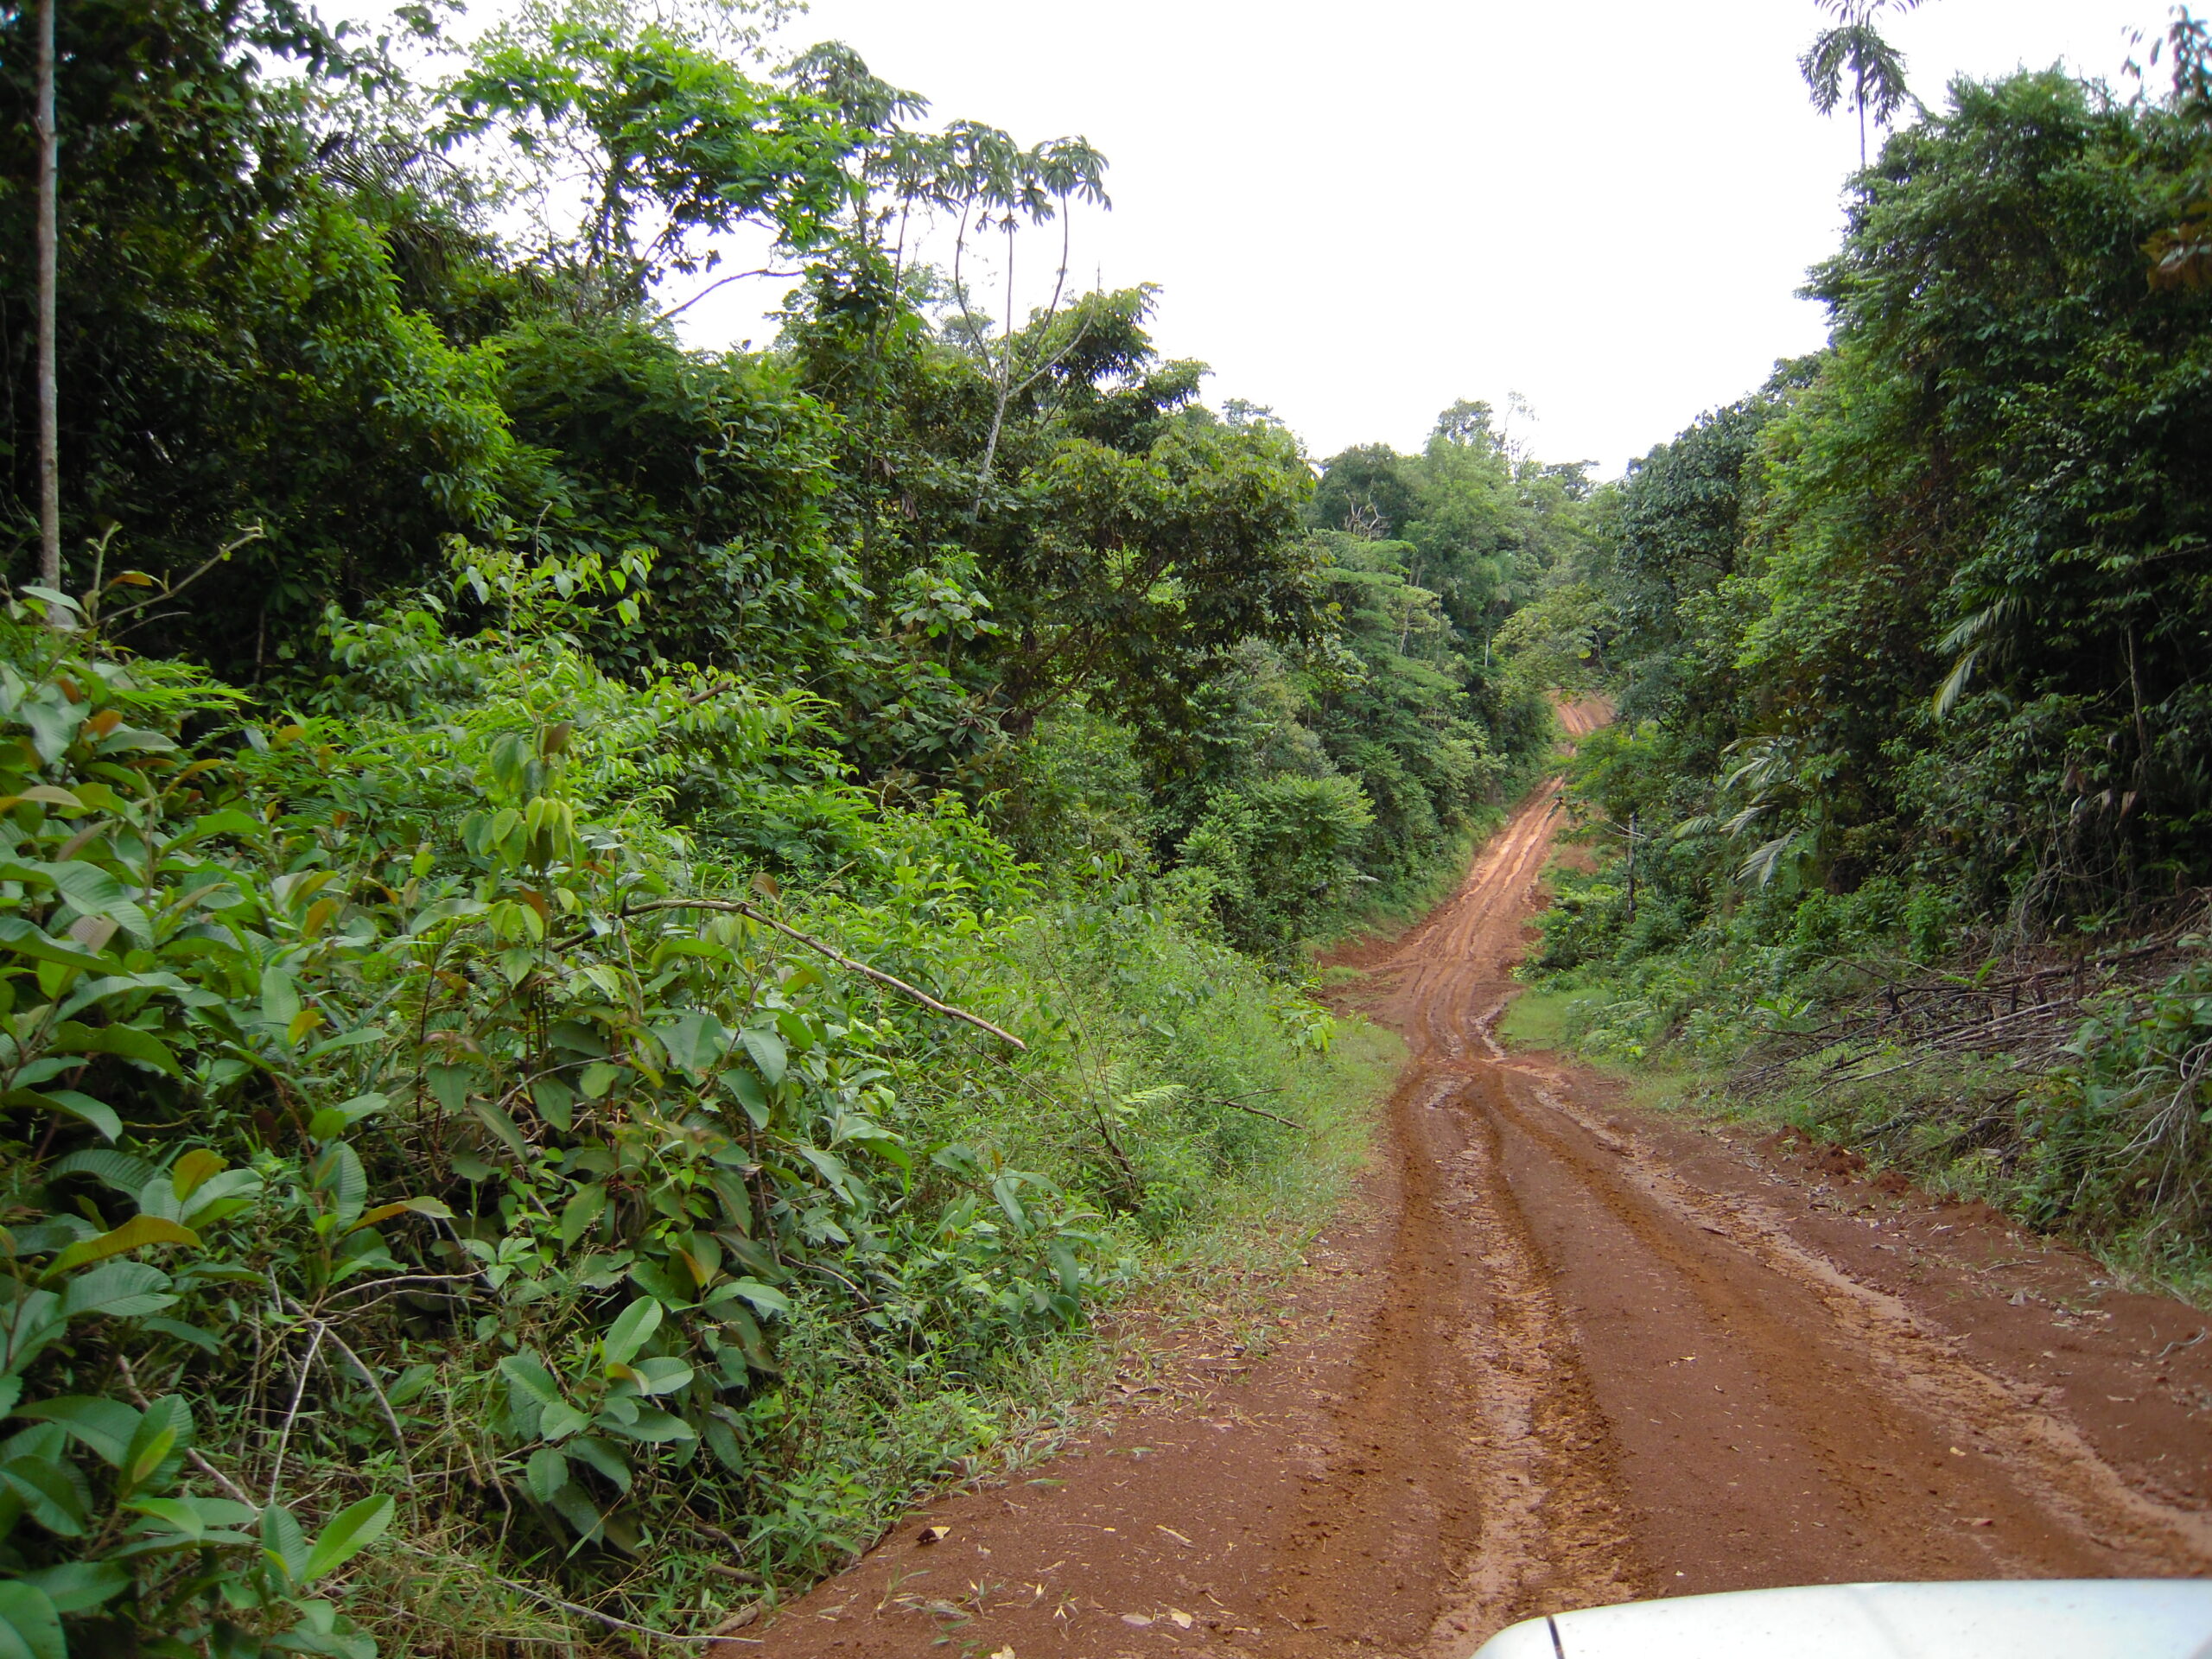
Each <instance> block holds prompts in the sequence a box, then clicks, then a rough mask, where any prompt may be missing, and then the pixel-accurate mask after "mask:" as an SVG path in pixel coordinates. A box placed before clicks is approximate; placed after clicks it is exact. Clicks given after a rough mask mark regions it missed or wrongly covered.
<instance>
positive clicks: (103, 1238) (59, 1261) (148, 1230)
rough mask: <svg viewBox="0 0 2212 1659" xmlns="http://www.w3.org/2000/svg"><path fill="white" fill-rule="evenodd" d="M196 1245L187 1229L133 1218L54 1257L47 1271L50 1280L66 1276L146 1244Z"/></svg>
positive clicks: (194, 1236)
mask: <svg viewBox="0 0 2212 1659" xmlns="http://www.w3.org/2000/svg"><path fill="white" fill-rule="evenodd" d="M198 1243H200V1235H199V1234H197V1233H195V1232H194V1231H193V1230H192V1229H191V1228H189V1227H180V1226H179V1225H177V1224H176V1223H175V1222H173V1221H164V1220H163V1219H162V1217H159V1216H133V1217H130V1220H128V1221H126V1222H124V1224H123V1225H122V1226H120V1227H118V1228H117V1229H116V1230H114V1231H112V1232H107V1233H102V1234H101V1235H100V1236H99V1237H98V1238H88V1239H86V1240H84V1241H83V1242H82V1243H76V1244H72V1245H71V1246H70V1247H69V1248H68V1249H66V1250H64V1251H62V1252H61V1254H60V1255H58V1256H56V1257H54V1265H53V1266H52V1267H50V1268H48V1269H47V1274H48V1276H49V1277H51V1276H52V1275H54V1274H60V1273H67V1272H68V1271H69V1269H70V1268H81V1267H83V1266H84V1265H85V1264H86V1262H104V1261H105V1260H106V1259H107V1258H108V1257H109V1256H111V1255H122V1254H123V1253H124V1251H126V1250H137V1249H144V1248H145V1247H146V1246H147V1245H149V1244H195V1245H196V1244H198Z"/></svg>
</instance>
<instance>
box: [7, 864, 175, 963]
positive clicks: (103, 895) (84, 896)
mask: <svg viewBox="0 0 2212 1659" xmlns="http://www.w3.org/2000/svg"><path fill="white" fill-rule="evenodd" d="M33 868H35V869H37V870H38V871H40V872H41V874H44V875H45V877H46V878H47V880H49V881H51V882H53V883H54V891H56V892H57V893H60V895H61V896H62V897H63V898H64V899H67V900H68V901H69V903H70V905H71V906H72V907H73V908H74V909H76V910H78V911H79V912H83V913H84V914H85V915H87V916H98V917H99V918H102V919H104V920H106V921H111V922H114V923H117V924H118V925H121V926H123V927H124V928H126V929H128V930H129V931H130V934H131V936H132V937H133V938H137V939H141V940H143V941H146V942H147V943H149V944H150V943H151V942H152V940H153V937H154V925H153V924H152V923H151V922H149V921H148V920H147V919H146V912H144V911H143V910H142V909H140V908H139V906H138V905H137V901H136V900H134V899H132V898H131V897H130V894H129V893H127V892H125V891H124V886H123V883H121V882H120V881H118V880H116V879H115V877H113V876H112V875H111V874H108V873H107V872H106V871H105V870H104V869H102V868H100V867H99V865H97V864H90V863H86V861H83V860H81V859H70V860H68V861H66V862H64V863H60V864H40V865H35V866H34V867H33Z"/></svg>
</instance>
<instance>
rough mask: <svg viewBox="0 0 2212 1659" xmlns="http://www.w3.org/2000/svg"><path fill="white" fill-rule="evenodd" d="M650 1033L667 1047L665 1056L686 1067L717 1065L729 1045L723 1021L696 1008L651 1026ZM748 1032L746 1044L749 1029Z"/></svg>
mask: <svg viewBox="0 0 2212 1659" xmlns="http://www.w3.org/2000/svg"><path fill="white" fill-rule="evenodd" d="M653 1035H654V1036H655V1037H657V1038H658V1039H660V1046H662V1047H663V1048H664V1049H666V1050H667V1051H668V1058H670V1059H671V1061H673V1062H674V1063H675V1064H676V1065H679V1066H681V1067H683V1070H685V1071H706V1070H708V1069H709V1067H712V1066H714V1065H719V1064H720V1063H721V1058H722V1055H723V1054H724V1053H725V1052H728V1048H729V1033H728V1031H727V1030H725V1029H724V1028H723V1026H722V1022H721V1020H717V1019H715V1016H714V1015H713V1014H707V1013H704V1012H702V1010H699V1009H696V1008H694V1009H691V1010H690V1011H689V1012H687V1013H685V1014H680V1015H678V1016H677V1018H676V1019H675V1020H671V1021H670V1022H669V1023H668V1024H666V1025H664V1026H656V1027H653ZM750 1036H751V1033H747V1038H748V1046H749V1039H750ZM771 1081H773V1079H771Z"/></svg>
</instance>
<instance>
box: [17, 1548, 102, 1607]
mask: <svg viewBox="0 0 2212 1659" xmlns="http://www.w3.org/2000/svg"><path fill="white" fill-rule="evenodd" d="M16 1582H18V1583H20V1584H27V1585H29V1586H30V1587H31V1588H32V1589H34V1590H36V1591H38V1592H41V1593H42V1594H43V1595H44V1596H45V1597H46V1599H48V1601H50V1602H52V1603H53V1604H54V1611H55V1612H57V1613H62V1614H68V1613H89V1612H90V1611H92V1609H93V1608H95V1607H98V1606H100V1605H104V1604H105V1603H107V1602H110V1601H112V1600H113V1599H115V1598H116V1597H117V1596H118V1595H120V1594H121V1593H122V1592H124V1591H125V1590H128V1589H129V1588H130V1584H131V1579H130V1573H127V1572H125V1571H124V1569H123V1568H122V1567H118V1566H117V1565H116V1564H115V1563H114V1562H113V1561H68V1562H65V1563H64V1564H62V1565H61V1566H60V1567H46V1568H44V1569H42V1570H41V1571H40V1572H36V1573H24V1574H23V1575H22V1578H21V1579H19V1580H16Z"/></svg>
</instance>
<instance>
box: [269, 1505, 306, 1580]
mask: <svg viewBox="0 0 2212 1659" xmlns="http://www.w3.org/2000/svg"><path fill="white" fill-rule="evenodd" d="M261 1553H262V1554H264V1556H266V1557H267V1558H268V1560H269V1561H270V1564H271V1565H272V1566H275V1567H281V1568H282V1569H283V1573H284V1576H285V1577H286V1578H287V1579H289V1580H290V1581H291V1582H292V1583H294V1584H298V1583H299V1582H300V1581H301V1580H302V1577H303V1576H304V1575H305V1573H306V1572H307V1565H308V1541H307V1537H306V1535H304V1534H303V1533H302V1532H301V1530H300V1522H299V1519H298V1517H297V1516H294V1515H293V1513H292V1512H291V1511H290V1510H288V1509H285V1508H284V1507H283V1505H281V1504H277V1503H271V1504H270V1506H269V1507H268V1508H267V1509H265V1510H263V1511H262V1512H261Z"/></svg>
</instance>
